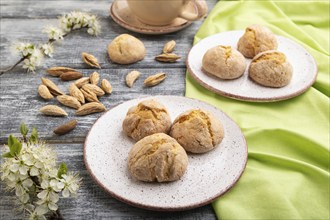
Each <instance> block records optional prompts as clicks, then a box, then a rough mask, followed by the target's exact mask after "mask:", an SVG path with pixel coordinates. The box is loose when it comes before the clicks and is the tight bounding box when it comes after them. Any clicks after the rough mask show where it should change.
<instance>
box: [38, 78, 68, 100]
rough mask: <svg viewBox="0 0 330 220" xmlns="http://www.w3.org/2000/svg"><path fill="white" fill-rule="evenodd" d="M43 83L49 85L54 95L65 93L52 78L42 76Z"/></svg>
mask: <svg viewBox="0 0 330 220" xmlns="http://www.w3.org/2000/svg"><path fill="white" fill-rule="evenodd" d="M41 81H42V84H44V85H45V86H47V88H48V89H49V91H50V93H51V94H53V95H54V96H58V95H63V94H64V93H63V92H62V91H61V90H60V89H59V88H58V87H57V86H56V85H55V83H53V82H52V81H51V80H49V79H46V78H44V77H42V78H41Z"/></svg>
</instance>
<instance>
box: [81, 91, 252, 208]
mask: <svg viewBox="0 0 330 220" xmlns="http://www.w3.org/2000/svg"><path fill="white" fill-rule="evenodd" d="M145 99H155V100H157V101H159V102H160V103H162V104H164V105H165V106H166V108H167V109H168V111H169V114H170V116H171V119H172V121H173V120H174V119H175V118H176V117H177V116H178V115H179V114H181V113H182V112H184V111H186V110H189V109H193V108H200V109H204V110H207V111H209V112H212V113H213V114H214V115H215V116H216V117H217V118H219V119H220V120H221V122H222V124H223V126H224V133H225V136H224V139H223V141H222V142H221V144H220V146H218V147H217V148H215V149H214V150H212V151H210V152H208V153H205V154H188V157H189V164H188V168H187V171H186V173H185V174H184V176H183V177H182V178H181V179H180V180H178V181H175V182H170V183H145V182H140V181H137V180H135V179H133V178H132V177H131V176H130V174H129V171H128V168H127V157H128V153H129V151H130V149H131V147H132V146H133V145H134V141H133V140H132V139H130V138H128V137H127V136H126V135H125V134H124V133H123V132H122V122H123V120H124V118H125V116H126V113H127V110H128V109H129V108H130V107H132V106H134V105H137V104H138V103H139V102H141V101H142V100H145ZM247 155H248V152H247V145H246V141H245V138H244V136H243V134H242V132H241V130H240V128H239V127H238V126H237V125H236V123H235V122H234V121H232V120H231V119H230V118H229V117H228V116H227V115H226V114H225V113H223V112H222V111H220V110H219V109H217V108H216V107H214V106H212V105H209V104H206V103H204V102H202V101H199V100H194V99H190V98H185V97H179V96H153V97H147V98H141V99H134V100H130V101H127V102H124V103H122V104H120V105H117V106H116V107H114V108H112V109H110V110H109V111H107V112H106V113H105V114H104V115H102V116H101V117H100V118H99V119H98V120H97V121H96V122H95V124H94V125H93V127H92V128H91V130H90V131H89V133H88V135H87V137H86V140H85V146H84V161H85V165H86V167H87V170H88V171H89V173H90V175H91V176H92V178H93V179H94V180H95V181H96V183H97V184H98V185H100V186H101V187H102V188H103V189H104V190H105V191H106V192H108V193H110V194H111V195H112V196H113V197H115V198H117V199H118V200H121V201H123V202H126V203H128V204H130V205H133V206H137V207H140V208H145V209H151V210H159V211H177V210H185V209H192V208H195V207H199V206H203V205H206V204H208V203H210V202H212V201H213V200H215V199H216V198H218V197H219V196H221V195H222V194H224V193H225V192H226V191H228V190H229V189H230V188H231V187H232V186H233V185H234V184H235V183H236V182H237V181H238V179H239V178H240V176H241V175H242V173H243V171H244V169H245V166H246V162H247Z"/></svg>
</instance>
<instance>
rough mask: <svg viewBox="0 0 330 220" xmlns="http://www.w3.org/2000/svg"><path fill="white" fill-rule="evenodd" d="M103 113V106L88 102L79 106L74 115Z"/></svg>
mask: <svg viewBox="0 0 330 220" xmlns="http://www.w3.org/2000/svg"><path fill="white" fill-rule="evenodd" d="M103 111H105V107H104V105H102V104H101V103H98V102H90V103H87V104H85V105H83V106H81V107H80V108H79V109H78V110H77V111H76V115H89V114H92V113H97V112H103Z"/></svg>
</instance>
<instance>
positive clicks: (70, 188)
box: [60, 174, 81, 197]
mask: <svg viewBox="0 0 330 220" xmlns="http://www.w3.org/2000/svg"><path fill="white" fill-rule="evenodd" d="M60 181H61V182H62V183H63V184H64V188H63V191H62V196H63V197H70V195H71V194H72V195H73V196H74V195H75V194H77V191H78V189H79V185H80V181H81V179H80V178H78V177H77V176H76V175H72V174H68V175H67V174H63V175H62V179H61V180H60Z"/></svg>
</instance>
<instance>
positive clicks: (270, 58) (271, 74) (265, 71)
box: [249, 50, 293, 88]
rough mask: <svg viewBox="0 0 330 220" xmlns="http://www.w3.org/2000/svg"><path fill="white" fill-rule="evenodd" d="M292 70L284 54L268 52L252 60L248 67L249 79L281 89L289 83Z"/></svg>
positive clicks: (273, 51)
mask: <svg viewBox="0 0 330 220" xmlns="http://www.w3.org/2000/svg"><path fill="white" fill-rule="evenodd" d="M292 72H293V68H292V66H291V64H290V63H289V62H288V60H287V58H286V56H285V54H284V53H282V52H279V51H275V50H270V51H265V52H263V53H260V54H258V55H257V56H255V57H254V58H253V60H252V61H251V64H250V67H249V77H250V78H251V79H252V80H253V81H255V82H256V83H258V84H260V85H263V86H267V87H275V88H278V87H283V86H286V85H288V84H289V83H290V80H291V78H292Z"/></svg>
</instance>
